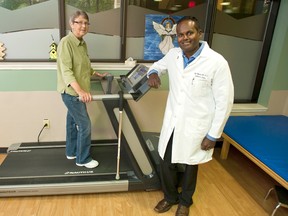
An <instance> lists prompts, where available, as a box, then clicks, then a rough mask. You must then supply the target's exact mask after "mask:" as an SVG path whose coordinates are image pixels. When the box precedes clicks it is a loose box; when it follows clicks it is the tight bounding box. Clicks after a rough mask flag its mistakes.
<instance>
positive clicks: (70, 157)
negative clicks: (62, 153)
mask: <svg viewBox="0 0 288 216" xmlns="http://www.w3.org/2000/svg"><path fill="white" fill-rule="evenodd" d="M66 157H67V159H68V160H73V159H75V158H76V156H67V155H66Z"/></svg>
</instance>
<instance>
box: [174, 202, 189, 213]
mask: <svg viewBox="0 0 288 216" xmlns="http://www.w3.org/2000/svg"><path fill="white" fill-rule="evenodd" d="M188 215H189V207H187V206H184V205H181V204H179V205H178V208H177V211H176V214H175V216H188Z"/></svg>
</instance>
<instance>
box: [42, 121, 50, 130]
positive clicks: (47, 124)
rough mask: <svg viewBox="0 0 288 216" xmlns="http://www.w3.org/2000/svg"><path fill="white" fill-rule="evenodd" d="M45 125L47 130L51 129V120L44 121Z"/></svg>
mask: <svg viewBox="0 0 288 216" xmlns="http://www.w3.org/2000/svg"><path fill="white" fill-rule="evenodd" d="M44 125H46V126H45V128H47V129H48V128H50V120H49V119H44V120H43V126H44Z"/></svg>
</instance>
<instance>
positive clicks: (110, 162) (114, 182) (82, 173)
mask: <svg viewBox="0 0 288 216" xmlns="http://www.w3.org/2000/svg"><path fill="white" fill-rule="evenodd" d="M147 71H148V68H147V67H146V66H145V65H141V64H137V65H136V66H135V67H134V68H133V69H132V70H130V71H129V72H128V73H127V74H126V75H124V76H120V77H118V78H114V77H113V76H107V77H106V79H104V80H103V81H101V86H102V88H103V91H104V92H105V94H103V95H93V100H94V101H102V102H103V104H104V106H105V109H106V111H107V114H108V116H109V119H110V121H111V124H112V126H113V129H114V131H115V133H116V134H118V132H119V131H118V130H119V127H120V125H119V118H120V117H119V111H122V119H123V121H121V122H122V125H121V127H120V131H121V133H120V134H121V136H119V137H121V148H120V155H121V156H120V159H119V161H117V159H118V158H117V155H118V154H119V149H118V144H119V139H118V140H117V139H112V140H111V139H109V140H108V139H107V140H92V143H91V155H92V157H93V158H96V159H97V161H99V166H98V167H96V168H94V169H88V168H85V167H78V166H76V164H75V160H68V159H67V158H66V156H65V141H59V142H34V143H33V142H31V143H30V142H29V143H28V142H27V143H17V144H12V145H11V146H10V147H9V148H8V150H7V156H6V158H5V160H4V161H3V163H2V164H1V166H0V197H16V196H39V195H61V194H63V195H64V194H85V193H102V192H120V191H136V190H145V191H149V190H157V189H159V188H160V180H159V176H158V174H157V165H158V161H159V158H158V154H156V149H157V146H156V145H157V143H158V134H153V133H152V134H149V133H142V132H141V131H140V128H139V126H138V124H137V122H136V120H135V118H134V116H133V113H132V111H131V109H130V107H129V104H128V102H127V100H135V101H138V100H140V99H141V97H143V95H144V94H145V93H146V92H147V91H149V89H150V88H149V86H148V85H147V77H146V73H147ZM80 100H81V99H80ZM120 106H121V110H120V108H119V107H120ZM122 107H123V109H122ZM118 165H119V167H118V168H119V169H118V171H117V172H118V175H119V176H118V178H117V177H116V169H117V166H118Z"/></svg>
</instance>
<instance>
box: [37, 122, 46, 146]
mask: <svg viewBox="0 0 288 216" xmlns="http://www.w3.org/2000/svg"><path fill="white" fill-rule="evenodd" d="M47 126H48V124H44V125H43V127H42V129H41V130H40V132H39V134H38V138H37V142H38V143H39V138H40V135H41V133H42V131H43V130H44V128H45V127H47Z"/></svg>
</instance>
